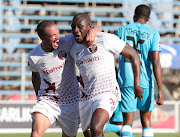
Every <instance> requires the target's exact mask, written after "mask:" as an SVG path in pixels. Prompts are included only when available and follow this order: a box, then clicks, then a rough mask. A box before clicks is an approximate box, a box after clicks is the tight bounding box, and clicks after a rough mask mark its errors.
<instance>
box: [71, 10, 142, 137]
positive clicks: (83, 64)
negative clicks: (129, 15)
mask: <svg viewBox="0 0 180 137" xmlns="http://www.w3.org/2000/svg"><path fill="white" fill-rule="evenodd" d="M71 27H72V32H73V35H74V37H75V40H76V42H77V43H74V45H73V47H72V48H71V51H70V54H71V55H72V57H73V58H74V60H75V63H76V65H77V66H78V68H79V71H80V75H81V79H82V82H81V83H82V85H83V90H82V96H81V98H80V103H79V104H80V105H79V109H80V121H81V126H82V130H83V132H84V135H85V136H86V137H88V136H92V137H97V136H98V137H101V136H103V134H102V129H103V127H104V125H105V123H106V122H107V121H108V120H109V118H110V117H111V115H112V114H113V112H114V110H115V109H116V106H117V103H118V101H119V99H120V98H119V96H120V90H119V86H118V83H117V81H116V75H115V69H114V53H121V54H122V55H124V56H126V57H128V58H131V59H132V64H133V66H132V67H133V70H134V77H135V87H134V88H135V94H136V96H137V97H139V98H141V97H142V92H143V90H142V89H141V87H140V58H139V56H138V54H137V52H136V51H135V50H134V49H133V48H132V47H131V46H129V45H128V44H126V42H124V41H122V40H120V39H119V38H118V37H117V36H115V35H113V34H108V33H103V32H100V33H97V34H96V39H95V42H94V43H93V45H89V44H88V43H87V41H86V34H87V32H88V31H89V29H91V27H92V24H91V19H90V17H89V15H88V14H87V13H79V14H76V15H75V16H74V18H73V20H72V25H71ZM89 128H90V129H91V134H90V130H88V129H89Z"/></svg>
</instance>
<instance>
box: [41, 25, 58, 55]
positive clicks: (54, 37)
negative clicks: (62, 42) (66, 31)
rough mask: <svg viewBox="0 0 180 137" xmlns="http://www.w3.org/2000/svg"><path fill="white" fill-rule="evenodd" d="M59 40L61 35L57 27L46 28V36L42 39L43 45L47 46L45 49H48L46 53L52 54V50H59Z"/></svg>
mask: <svg viewBox="0 0 180 137" xmlns="http://www.w3.org/2000/svg"><path fill="white" fill-rule="evenodd" d="M59 38H60V33H59V29H58V28H57V26H56V25H53V26H50V27H46V28H45V35H44V36H43V38H42V39H41V40H42V42H43V44H44V45H45V47H44V48H46V51H50V52H51V51H52V50H54V49H57V48H58V46H59V44H58V43H59Z"/></svg>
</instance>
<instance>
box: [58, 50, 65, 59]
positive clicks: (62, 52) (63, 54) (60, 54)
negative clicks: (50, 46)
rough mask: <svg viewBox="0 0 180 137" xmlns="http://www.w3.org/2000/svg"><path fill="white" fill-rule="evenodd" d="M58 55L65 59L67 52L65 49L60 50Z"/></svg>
mask: <svg viewBox="0 0 180 137" xmlns="http://www.w3.org/2000/svg"><path fill="white" fill-rule="evenodd" d="M58 57H59V59H62V60H64V59H65V58H66V57H67V53H66V52H65V51H60V52H59V54H58Z"/></svg>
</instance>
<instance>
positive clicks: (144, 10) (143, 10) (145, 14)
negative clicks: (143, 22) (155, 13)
mask: <svg viewBox="0 0 180 137" xmlns="http://www.w3.org/2000/svg"><path fill="white" fill-rule="evenodd" d="M150 14H151V9H150V7H149V6H147V5H143V4H142V5H139V6H137V7H136V9H135V16H136V17H137V18H145V19H148V18H149V16H150Z"/></svg>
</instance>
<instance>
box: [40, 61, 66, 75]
mask: <svg viewBox="0 0 180 137" xmlns="http://www.w3.org/2000/svg"><path fill="white" fill-rule="evenodd" d="M64 64H65V62H63V63H62V64H61V65H59V66H57V67H53V68H52V69H43V73H45V74H47V75H48V74H49V73H53V72H55V71H57V70H60V69H61V68H63V66H64Z"/></svg>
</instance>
